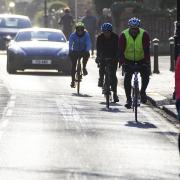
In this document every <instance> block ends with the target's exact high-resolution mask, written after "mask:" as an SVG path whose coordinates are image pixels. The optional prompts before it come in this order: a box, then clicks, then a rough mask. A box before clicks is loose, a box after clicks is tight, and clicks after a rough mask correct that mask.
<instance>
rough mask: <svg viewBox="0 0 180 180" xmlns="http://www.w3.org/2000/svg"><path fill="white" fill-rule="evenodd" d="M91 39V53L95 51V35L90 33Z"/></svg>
mask: <svg viewBox="0 0 180 180" xmlns="http://www.w3.org/2000/svg"><path fill="white" fill-rule="evenodd" d="M89 35H90V39H91V51H92V53H93V52H94V49H95V33H91V32H89Z"/></svg>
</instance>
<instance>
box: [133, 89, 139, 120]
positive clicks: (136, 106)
mask: <svg viewBox="0 0 180 180" xmlns="http://www.w3.org/2000/svg"><path fill="white" fill-rule="evenodd" d="M138 94H139V90H138V88H137V87H136V88H134V114H135V121H136V122H137V121H138V120H137V108H138Z"/></svg>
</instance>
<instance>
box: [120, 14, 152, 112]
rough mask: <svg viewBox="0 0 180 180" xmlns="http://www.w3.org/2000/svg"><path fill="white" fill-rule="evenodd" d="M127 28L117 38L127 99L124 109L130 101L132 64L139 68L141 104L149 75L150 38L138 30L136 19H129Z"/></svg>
mask: <svg viewBox="0 0 180 180" xmlns="http://www.w3.org/2000/svg"><path fill="white" fill-rule="evenodd" d="M128 26H129V28H127V29H126V30H124V31H123V32H122V33H121V35H120V37H119V47H120V65H122V64H124V71H125V77H124V88H125V94H126V98H127V102H126V104H125V107H126V108H128V109H130V108H131V104H132V99H131V79H132V75H133V72H134V69H133V66H134V63H137V64H138V66H139V72H140V74H141V79H142V87H141V91H140V95H141V102H142V103H146V102H147V95H146V88H147V86H148V83H149V75H150V37H149V34H148V33H147V32H146V31H145V30H144V29H142V28H140V20H139V19H138V18H136V17H133V18H131V19H129V21H128Z"/></svg>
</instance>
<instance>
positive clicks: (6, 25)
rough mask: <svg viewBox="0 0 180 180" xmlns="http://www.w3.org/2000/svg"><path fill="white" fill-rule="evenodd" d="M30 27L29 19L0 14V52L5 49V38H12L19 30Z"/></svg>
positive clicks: (21, 16)
mask: <svg viewBox="0 0 180 180" xmlns="http://www.w3.org/2000/svg"><path fill="white" fill-rule="evenodd" d="M30 27H32V24H31V21H30V19H29V17H27V16H23V15H16V14H0V50H5V49H6V40H7V39H6V38H9V37H10V38H14V37H15V35H16V33H17V32H18V31H19V30H20V29H24V28H30Z"/></svg>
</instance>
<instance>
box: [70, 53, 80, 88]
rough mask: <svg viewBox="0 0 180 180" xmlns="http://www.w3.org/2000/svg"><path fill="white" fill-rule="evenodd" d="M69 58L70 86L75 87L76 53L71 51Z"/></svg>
mask: <svg viewBox="0 0 180 180" xmlns="http://www.w3.org/2000/svg"><path fill="white" fill-rule="evenodd" d="M69 56H70V58H71V63H72V67H71V78H72V81H71V85H70V86H71V87H72V88H75V73H76V64H77V59H78V54H77V53H76V52H72V53H71V54H70V55H69Z"/></svg>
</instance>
